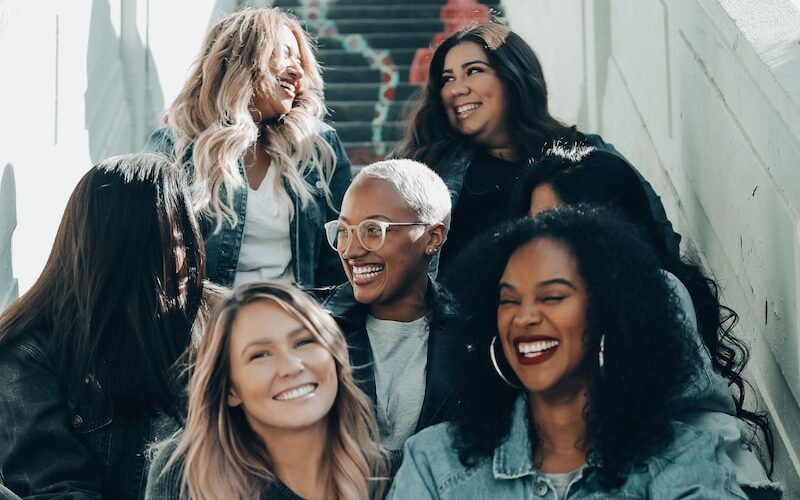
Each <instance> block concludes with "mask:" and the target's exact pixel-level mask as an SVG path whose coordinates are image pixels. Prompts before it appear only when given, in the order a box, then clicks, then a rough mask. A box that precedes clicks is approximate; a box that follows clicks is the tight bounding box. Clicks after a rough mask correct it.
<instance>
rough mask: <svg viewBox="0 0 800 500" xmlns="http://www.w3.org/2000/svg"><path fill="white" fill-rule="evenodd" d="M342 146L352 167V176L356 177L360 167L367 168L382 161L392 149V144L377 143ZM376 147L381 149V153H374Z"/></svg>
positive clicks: (346, 144)
mask: <svg viewBox="0 0 800 500" xmlns="http://www.w3.org/2000/svg"><path fill="white" fill-rule="evenodd" d="M342 145H343V146H344V149H345V150H346V151H347V157H348V158H350V163H351V164H352V165H353V175H356V174H357V173H358V171H359V170H361V167H364V166H367V165H369V164H370V163H375V162H376V161H380V160H383V159H384V158H386V155H387V153H389V152H390V151H391V150H392V148H393V147H394V145H395V143H394V142H379V143H378V144H377V145H376V144H374V143H372V142H343V143H342ZM376 146H377V147H380V148H381V151H383V153H378V151H376Z"/></svg>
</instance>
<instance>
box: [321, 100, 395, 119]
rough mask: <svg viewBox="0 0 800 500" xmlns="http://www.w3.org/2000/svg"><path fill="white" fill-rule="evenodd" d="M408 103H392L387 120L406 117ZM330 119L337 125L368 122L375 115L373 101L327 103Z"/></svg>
mask: <svg viewBox="0 0 800 500" xmlns="http://www.w3.org/2000/svg"><path fill="white" fill-rule="evenodd" d="M408 103H409V101H393V102H392V103H391V104H390V105H389V113H388V115H387V119H388V120H389V121H400V120H402V119H403V118H404V117H405V115H406V108H407V107H408ZM326 104H327V106H328V108H329V109H330V110H331V114H330V119H331V120H334V121H336V122H337V123H344V122H360V121H370V120H372V118H373V116H374V114H375V101H328V102H327V103H326Z"/></svg>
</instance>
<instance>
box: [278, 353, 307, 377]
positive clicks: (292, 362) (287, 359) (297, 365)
mask: <svg viewBox="0 0 800 500" xmlns="http://www.w3.org/2000/svg"><path fill="white" fill-rule="evenodd" d="M303 370H305V365H304V364H303V360H302V359H300V357H299V356H297V355H296V354H294V353H292V352H285V353H283V354H282V355H280V356H278V375H279V376H281V377H291V376H294V375H297V374H299V373H302V372H303Z"/></svg>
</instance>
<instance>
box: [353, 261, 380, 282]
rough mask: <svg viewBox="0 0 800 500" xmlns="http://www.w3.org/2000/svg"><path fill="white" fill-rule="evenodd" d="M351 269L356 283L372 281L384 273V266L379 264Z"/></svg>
mask: <svg viewBox="0 0 800 500" xmlns="http://www.w3.org/2000/svg"><path fill="white" fill-rule="evenodd" d="M350 269H351V270H352V273H353V280H355V281H366V280H371V279H372V278H375V277H376V276H378V275H379V274H380V273H382V272H383V266H381V265H377V264H370V265H368V266H352V267H351V268H350Z"/></svg>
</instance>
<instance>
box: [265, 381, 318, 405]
mask: <svg viewBox="0 0 800 500" xmlns="http://www.w3.org/2000/svg"><path fill="white" fill-rule="evenodd" d="M316 389H317V386H316V384H306V385H303V386H300V387H298V388H296V389H292V390H290V391H285V392H282V393H280V394H278V395H277V396H275V397H273V398H272V399H277V400H278V401H291V400H292V399H297V398H302V397H303V396H307V395H308V394H311V393H312V392H314V391H315V390H316Z"/></svg>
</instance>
